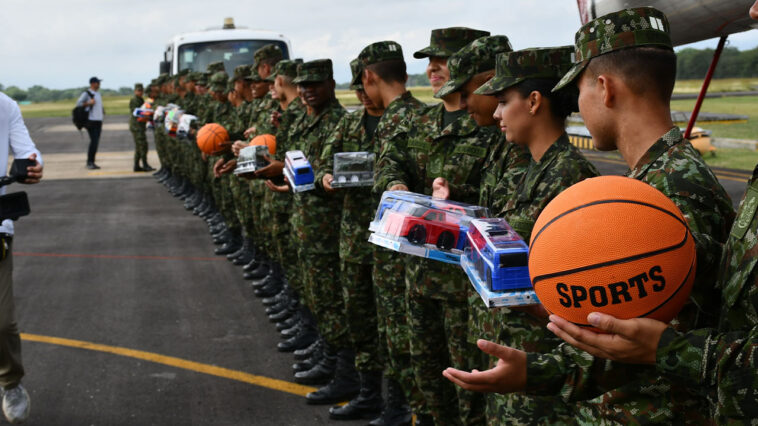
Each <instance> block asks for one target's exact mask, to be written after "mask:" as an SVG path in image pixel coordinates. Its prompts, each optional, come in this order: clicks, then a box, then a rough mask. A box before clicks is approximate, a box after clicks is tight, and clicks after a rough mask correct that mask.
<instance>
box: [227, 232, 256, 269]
mask: <svg viewBox="0 0 758 426" xmlns="http://www.w3.org/2000/svg"><path fill="white" fill-rule="evenodd" d="M241 250H242V251H241V252H240V253H239V255H238V256H236V257H235V258H234V259H232V263H233V264H235V265H237V266H243V265H246V264H248V263H250V261H252V260H253V258H254V257H255V254H254V252H255V248H254V246H253V240H252V238H250V237H245V240H244V242H243V244H242V249H241Z"/></svg>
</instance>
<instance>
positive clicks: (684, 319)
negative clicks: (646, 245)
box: [444, 8, 734, 423]
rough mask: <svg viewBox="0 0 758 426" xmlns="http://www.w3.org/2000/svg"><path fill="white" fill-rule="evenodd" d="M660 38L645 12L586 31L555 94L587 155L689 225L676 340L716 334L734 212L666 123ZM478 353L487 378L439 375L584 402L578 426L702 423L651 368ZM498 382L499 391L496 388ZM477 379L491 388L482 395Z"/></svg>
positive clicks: (679, 387)
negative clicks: (487, 360)
mask: <svg viewBox="0 0 758 426" xmlns="http://www.w3.org/2000/svg"><path fill="white" fill-rule="evenodd" d="M668 31H669V26H668V21H667V19H666V16H665V15H664V14H663V13H662V12H660V11H658V10H656V9H653V8H635V9H625V10H622V11H619V12H615V13H611V14H608V15H605V16H602V17H599V18H597V19H595V20H592V21H590V22H588V23H587V24H585V25H584V26H582V28H581V29H580V30H579V31H578V32H577V35H576V50H575V55H576V62H575V63H574V66H573V67H572V68H571V70H569V72H568V73H567V74H566V75H565V76H564V77H563V79H562V80H561V81H560V82H559V84H558V85H557V86H556V88H555V89H554V90H567V89H568V90H570V88H571V85H572V84H576V85H577V86H578V88H579V109H580V111H581V113H582V116H583V117H584V120H585V123H586V125H587V128H588V129H589V130H590V133H591V134H592V136H593V141H594V143H595V146H596V147H597V148H598V149H600V150H610V149H618V150H619V152H621V153H622V156H623V158H624V160H625V161H626V163H627V164H628V165H629V167H630V171H629V172H628V173H627V176H629V177H631V178H634V179H639V180H641V181H643V182H645V183H647V184H649V185H651V186H653V187H654V188H656V189H658V190H660V191H661V192H662V193H664V194H666V195H667V196H668V197H669V198H671V200H672V201H674V203H675V204H676V205H677V207H679V210H680V211H681V212H682V214H683V215H684V217H685V219H686V220H687V223H688V225H689V227H690V231H691V232H692V234H693V237H694V240H695V242H696V247H697V256H698V271H697V275H696V277H695V284H694V286H693V290H692V294H691V296H690V297H691V301H692V303H689V304H687V305H685V307H684V308H683V309H682V311H681V312H680V313H679V315H678V316H677V318H676V319H675V322H674V324H676V327H677V329H678V331H687V330H690V329H693V328H694V327H697V326H700V325H701V324H702V325H705V326H709V325H714V319H713V318H712V316H711V314H710V313H711V312H715V309H713V305H714V304H715V303H717V301H718V300H719V299H718V294H717V293H716V292H715V289H714V288H713V282H714V281H715V272H716V270H717V266H716V265H717V263H718V258H719V256H720V253H721V244H722V243H723V242H724V241H726V238H727V233H728V232H729V231H728V230H729V226H730V225H731V222H732V219H733V217H734V210H733V208H732V205H731V202H730V201H729V197H728V195H727V194H726V192H725V191H724V189H723V188H722V187H721V185H720V184H719V183H718V181H717V180H716V177H715V176H714V175H713V173H712V172H711V170H710V169H709V168H708V166H706V165H705V163H704V162H703V159H702V157H700V155H699V154H697V152H696V151H695V150H694V148H692V145H690V144H689V142H687V141H684V140H683V139H682V135H681V132H680V130H679V129H678V128H677V127H674V126H673V124H672V122H671V115H670V109H669V101H670V98H671V93H672V91H673V87H674V81H675V74H676V72H675V70H676V55H675V54H674V53H673V49H672V47H671V40H670V37H669V34H668ZM598 40H611V41H612V42H610V43H598ZM594 318H596V317H595V316H591V318H590V322H594ZM551 320H552V321H553V325H549V328H550V329H551V330H555V331H556V332H560V329H559V328H558V327H557V324H559V323H560V324H562V325H565V323H561V322H560V320H559V319H558V318H557V317H555V316H551ZM479 346H480V348H482V349H483V350H484V351H485V352H487V353H489V354H492V355H495V356H497V357H498V358H500V359H501V360H500V361H498V364H497V366H496V367H495V368H494V369H492V370H489V371H486V372H481V373H473V374H471V373H463V372H460V371H456V370H454V369H448V370H446V371H445V373H444V374H445V376H446V377H448V378H450V379H451V380H453V381H455V382H456V383H459V384H461V385H465V386H466V387H467V388H470V389H476V390H497V391H499V392H503V393H508V392H513V391H516V390H524V391H526V392H527V393H528V394H530V395H548V396H549V395H555V396H557V395H558V393H559V392H560V395H564V399H571V400H589V401H588V402H582V403H580V404H579V405H578V407H577V408H576V411H577V417H578V418H579V421H585V422H592V423H598V422H601V421H602V422H620V423H629V422H633V423H646V422H652V421H655V422H672V421H675V419H676V421H682V420H685V419H686V420H687V421H692V422H698V423H705V422H708V421H710V418H708V417H706V416H707V413H704V412H702V406H703V405H704V404H705V401H703V400H702V398H701V397H700V396H698V395H697V394H695V393H693V392H691V391H690V390H688V389H687V388H686V386H684V385H683V383H680V382H677V381H671V380H667V379H666V378H665V377H662V376H661V375H660V373H657V372H656V371H655V369H652V368H649V367H640V366H628V365H623V364H619V363H613V362H611V361H608V360H604V359H599V358H593V357H591V356H589V355H588V354H587V353H586V352H584V351H581V350H577V349H575V348H574V347H572V346H569V345H567V344H565V343H563V344H561V345H560V346H559V347H558V348H557V349H555V350H553V351H552V352H550V353H549V354H538V353H529V354H528V355H527V353H526V352H524V351H521V350H516V349H511V348H507V347H504V346H500V345H497V344H494V343H490V342H485V341H480V342H479ZM504 377H507V378H508V379H507V381H506V382H502V381H501V379H502V378H504ZM482 378H485V379H486V380H492V382H491V383H496V385H495V386H493V387H486V386H484V387H482V386H481V382H480V380H481V379H482ZM609 389H612V390H610V391H608V390H609ZM592 398H595V399H592Z"/></svg>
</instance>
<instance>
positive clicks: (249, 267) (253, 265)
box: [242, 253, 260, 272]
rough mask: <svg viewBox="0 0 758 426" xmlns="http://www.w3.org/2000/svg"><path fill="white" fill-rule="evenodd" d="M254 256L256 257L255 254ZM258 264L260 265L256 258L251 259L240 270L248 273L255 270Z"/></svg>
mask: <svg viewBox="0 0 758 426" xmlns="http://www.w3.org/2000/svg"><path fill="white" fill-rule="evenodd" d="M255 254H256V255H257V253H255ZM259 264H260V260H258V259H257V258H253V260H251V261H250V262H249V263H248V264H247V265H245V266H243V267H242V270H243V271H245V272H250V271H252V270H253V269H255V268H257V267H258V265H259Z"/></svg>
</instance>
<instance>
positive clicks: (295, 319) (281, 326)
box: [276, 312, 302, 333]
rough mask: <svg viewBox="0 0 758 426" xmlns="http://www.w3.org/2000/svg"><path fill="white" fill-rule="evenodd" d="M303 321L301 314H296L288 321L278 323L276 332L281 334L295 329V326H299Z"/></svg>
mask: <svg viewBox="0 0 758 426" xmlns="http://www.w3.org/2000/svg"><path fill="white" fill-rule="evenodd" d="M301 320H302V318H301V317H300V312H296V313H295V315H292V316H291V317H289V318H287V319H286V320H284V321H282V322H278V323H276V331H278V332H280V333H281V332H282V331H284V330H287V329H290V328H292V327H294V326H295V324H298V323H299V322H300V321H301Z"/></svg>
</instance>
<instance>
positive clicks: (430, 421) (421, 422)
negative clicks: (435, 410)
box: [415, 414, 434, 426]
mask: <svg viewBox="0 0 758 426" xmlns="http://www.w3.org/2000/svg"><path fill="white" fill-rule="evenodd" d="M415 426H434V417H432V415H431V414H416V423H415Z"/></svg>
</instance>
